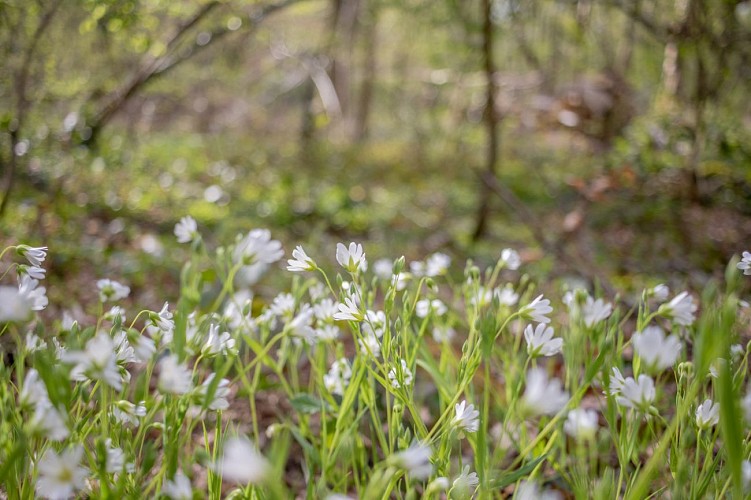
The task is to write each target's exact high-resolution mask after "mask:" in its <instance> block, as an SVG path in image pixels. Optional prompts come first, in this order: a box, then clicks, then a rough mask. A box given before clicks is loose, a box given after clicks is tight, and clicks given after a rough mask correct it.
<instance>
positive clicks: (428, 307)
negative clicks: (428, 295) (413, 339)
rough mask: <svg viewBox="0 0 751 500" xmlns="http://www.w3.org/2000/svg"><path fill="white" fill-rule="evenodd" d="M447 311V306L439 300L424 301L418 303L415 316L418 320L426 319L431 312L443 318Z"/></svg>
mask: <svg viewBox="0 0 751 500" xmlns="http://www.w3.org/2000/svg"><path fill="white" fill-rule="evenodd" d="M446 311H448V309H447V308H446V304H444V303H443V302H441V301H440V300H438V299H433V300H430V299H422V300H419V301H417V304H416V306H415V314H416V315H417V317H418V318H425V317H427V316H428V314H430V313H431V312H433V314H434V315H435V316H443V315H444V314H446Z"/></svg>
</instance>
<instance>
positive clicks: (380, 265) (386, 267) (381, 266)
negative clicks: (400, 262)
mask: <svg viewBox="0 0 751 500" xmlns="http://www.w3.org/2000/svg"><path fill="white" fill-rule="evenodd" d="M393 269H394V263H393V262H392V261H391V259H378V260H377V261H375V263H374V264H373V274H375V275H376V276H377V277H378V278H379V279H382V280H384V281H386V280H388V279H391V271H392V270H393Z"/></svg>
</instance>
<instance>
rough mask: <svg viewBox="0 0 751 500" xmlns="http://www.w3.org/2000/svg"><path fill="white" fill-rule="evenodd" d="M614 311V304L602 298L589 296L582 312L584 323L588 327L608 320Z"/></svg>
mask: <svg viewBox="0 0 751 500" xmlns="http://www.w3.org/2000/svg"><path fill="white" fill-rule="evenodd" d="M612 312H613V305H612V304H610V303H609V302H605V301H604V300H602V299H597V300H595V299H593V298H592V297H590V296H587V299H586V301H585V302H584V305H582V309H581V313H582V318H583V319H584V325H585V326H587V327H588V328H591V327H593V326H594V325H596V324H598V323H600V322H601V321H604V320H606V319H607V318H608V317H610V314H611V313H612Z"/></svg>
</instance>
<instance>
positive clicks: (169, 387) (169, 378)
mask: <svg viewBox="0 0 751 500" xmlns="http://www.w3.org/2000/svg"><path fill="white" fill-rule="evenodd" d="M158 387H159V390H160V391H162V392H166V393H170V394H186V393H187V392H189V391H190V389H191V388H192V387H193V375H192V374H191V373H190V370H189V369H188V368H187V367H186V366H185V364H183V363H180V362H179V361H178V360H177V356H175V355H174V354H170V355H168V356H165V357H164V359H162V361H160V362H159V382H158Z"/></svg>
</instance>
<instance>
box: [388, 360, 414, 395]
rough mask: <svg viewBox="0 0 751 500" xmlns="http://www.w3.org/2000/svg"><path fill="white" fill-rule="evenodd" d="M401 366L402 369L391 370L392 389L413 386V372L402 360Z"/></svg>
mask: <svg viewBox="0 0 751 500" xmlns="http://www.w3.org/2000/svg"><path fill="white" fill-rule="evenodd" d="M400 365H401V369H399V368H398V367H394V368H391V370H389V381H391V387H393V388H394V389H399V388H400V387H402V386H409V385H412V372H411V371H410V369H409V368H408V367H407V362H406V361H405V360H403V359H402V360H400Z"/></svg>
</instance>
